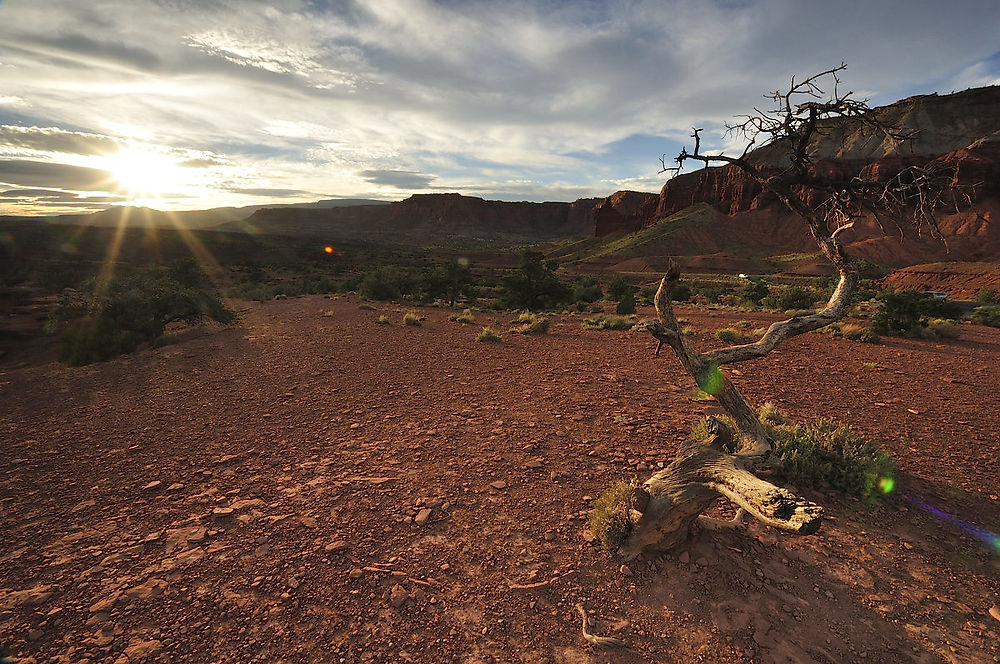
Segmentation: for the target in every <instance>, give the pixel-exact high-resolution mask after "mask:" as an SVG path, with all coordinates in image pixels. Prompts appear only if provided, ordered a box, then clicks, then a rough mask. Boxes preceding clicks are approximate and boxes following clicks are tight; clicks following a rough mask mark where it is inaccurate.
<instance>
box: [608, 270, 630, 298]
mask: <svg viewBox="0 0 1000 664" xmlns="http://www.w3.org/2000/svg"><path fill="white" fill-rule="evenodd" d="M607 291H608V297H610V298H611V299H612V300H616V301H621V299H622V298H624V297H625V296H626V295H632V294H633V293H635V286H633V285H632V282H631V281H629V278H628V277H626V276H625V275H624V274H618V275H615V276H614V278H613V279H612V280H611V281H609V282H608V287H607Z"/></svg>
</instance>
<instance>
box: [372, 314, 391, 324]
mask: <svg viewBox="0 0 1000 664" xmlns="http://www.w3.org/2000/svg"><path fill="white" fill-rule="evenodd" d="M375 322H376V323H378V324H379V325H392V321H391V320H389V317H388V316H385V315H383V316H379V317H378V320H377V321H375Z"/></svg>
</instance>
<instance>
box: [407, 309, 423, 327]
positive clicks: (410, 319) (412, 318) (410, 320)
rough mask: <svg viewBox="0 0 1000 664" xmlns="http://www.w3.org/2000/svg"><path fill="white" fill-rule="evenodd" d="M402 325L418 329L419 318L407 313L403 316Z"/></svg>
mask: <svg viewBox="0 0 1000 664" xmlns="http://www.w3.org/2000/svg"><path fill="white" fill-rule="evenodd" d="M403 325H411V326H413V327H420V316H418V315H417V314H416V313H415V312H413V311H407V312H406V313H405V314H403Z"/></svg>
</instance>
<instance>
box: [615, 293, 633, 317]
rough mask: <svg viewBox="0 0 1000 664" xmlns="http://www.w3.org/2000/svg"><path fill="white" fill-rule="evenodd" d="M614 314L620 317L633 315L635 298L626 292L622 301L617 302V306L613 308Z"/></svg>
mask: <svg viewBox="0 0 1000 664" xmlns="http://www.w3.org/2000/svg"><path fill="white" fill-rule="evenodd" d="M615 311H616V313H618V314H619V315H622V316H628V315H631V314H634V313H635V296H634V295H632V293H630V292H628V293H625V295H623V296H622V299H621V300H619V301H618V306H617V307H616V308H615Z"/></svg>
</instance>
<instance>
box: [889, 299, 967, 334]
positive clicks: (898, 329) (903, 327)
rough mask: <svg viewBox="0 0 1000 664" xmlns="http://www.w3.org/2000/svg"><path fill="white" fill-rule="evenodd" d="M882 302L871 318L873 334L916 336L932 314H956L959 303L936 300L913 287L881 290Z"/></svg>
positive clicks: (956, 316)
mask: <svg viewBox="0 0 1000 664" xmlns="http://www.w3.org/2000/svg"><path fill="white" fill-rule="evenodd" d="M878 299H879V301H880V302H881V306H880V307H879V310H878V311H877V312H876V314H875V316H874V318H873V319H872V329H873V330H874V331H875V333H876V334H888V335H891V336H900V337H919V336H921V331H922V329H923V328H926V327H927V324H928V322H929V321H930V319H933V318H958V317H959V316H961V311H962V309H961V307H960V306H959V305H957V304H956V303H954V302H950V301H941V300H935V299H933V298H930V297H927V296H926V295H924V294H923V293H921V292H919V291H915V290H903V291H893V290H887V291H883V292H882V293H880V294H879V296H878Z"/></svg>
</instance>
